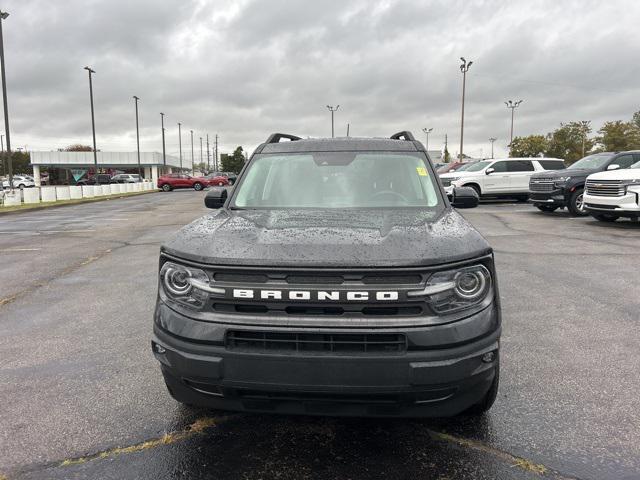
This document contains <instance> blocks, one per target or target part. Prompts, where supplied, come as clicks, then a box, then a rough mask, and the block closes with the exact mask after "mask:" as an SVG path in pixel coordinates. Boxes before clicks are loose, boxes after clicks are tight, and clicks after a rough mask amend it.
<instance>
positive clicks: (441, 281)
mask: <svg viewBox="0 0 640 480" xmlns="http://www.w3.org/2000/svg"><path fill="white" fill-rule="evenodd" d="M490 292H491V273H489V270H487V268H486V267H485V266H484V265H474V266H471V267H464V268H460V269H456V270H447V271H445V272H437V273H434V274H433V275H432V276H431V277H430V278H429V281H428V282H427V286H426V287H425V288H424V289H422V290H413V291H410V292H407V295H408V296H410V297H420V296H424V297H427V302H429V304H430V305H431V308H433V310H434V311H435V312H436V313H453V312H457V311H460V310H464V309H466V308H470V307H473V306H474V305H478V304H479V303H481V302H482V301H483V300H484V299H485V298H486V297H487V295H488V294H489V293H490Z"/></svg>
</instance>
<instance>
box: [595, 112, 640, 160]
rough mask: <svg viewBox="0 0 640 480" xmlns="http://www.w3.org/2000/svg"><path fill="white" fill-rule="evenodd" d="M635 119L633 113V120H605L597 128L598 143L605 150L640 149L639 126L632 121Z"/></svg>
mask: <svg viewBox="0 0 640 480" xmlns="http://www.w3.org/2000/svg"><path fill="white" fill-rule="evenodd" d="M636 113H638V112H636ZM635 119H636V115H635V114H634V121H633V122H623V121H622V120H616V121H613V122H605V124H604V125H603V126H602V128H601V129H600V130H598V133H599V134H600V136H599V137H598V143H600V144H601V145H602V147H603V148H604V150H605V151H607V152H620V151H624V150H636V149H640V127H638V126H637V125H636V124H635V123H634V122H635Z"/></svg>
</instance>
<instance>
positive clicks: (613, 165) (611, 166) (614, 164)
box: [607, 163, 620, 170]
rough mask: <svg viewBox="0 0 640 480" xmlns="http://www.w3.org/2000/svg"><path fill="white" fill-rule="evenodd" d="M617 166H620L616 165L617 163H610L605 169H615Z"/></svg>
mask: <svg viewBox="0 0 640 480" xmlns="http://www.w3.org/2000/svg"><path fill="white" fill-rule="evenodd" d="M619 168H620V165H618V164H617V163H612V164H611V165H609V166H608V167H607V170H617V169H619Z"/></svg>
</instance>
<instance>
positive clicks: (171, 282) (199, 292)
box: [160, 262, 225, 309]
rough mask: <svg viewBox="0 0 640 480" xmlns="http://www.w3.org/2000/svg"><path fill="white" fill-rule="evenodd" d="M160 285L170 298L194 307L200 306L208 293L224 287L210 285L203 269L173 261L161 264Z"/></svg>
mask: <svg viewBox="0 0 640 480" xmlns="http://www.w3.org/2000/svg"><path fill="white" fill-rule="evenodd" d="M160 286H161V288H162V289H163V291H164V293H166V295H167V297H169V298H170V299H171V300H174V301H175V302H177V303H180V304H182V305H184V306H187V307H190V308H196V309H200V308H202V307H203V306H204V304H205V302H206V301H207V299H208V298H209V296H210V295H212V294H213V295H224V292H225V291H224V288H217V287H212V286H211V285H210V284H209V277H208V276H207V274H206V273H205V272H204V271H203V270H201V269H199V268H195V267H191V266H186V265H179V264H177V263H173V262H166V263H165V264H164V265H162V268H161V269H160Z"/></svg>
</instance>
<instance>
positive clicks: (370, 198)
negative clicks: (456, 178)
mask: <svg viewBox="0 0 640 480" xmlns="http://www.w3.org/2000/svg"><path fill="white" fill-rule="evenodd" d="M441 205H442V200H441V198H440V195H439V194H438V190H437V188H436V184H435V183H434V181H433V178H432V176H431V172H430V171H429V170H428V167H427V165H426V157H425V156H424V155H422V154H419V153H416V154H412V153H388V152H376V153H369V152H367V153H358V152H314V153H302V154H299V153H296V154H265V155H257V156H256V157H254V159H253V160H252V162H251V164H250V165H249V167H248V170H247V172H246V174H245V175H244V178H243V179H242V181H241V183H240V185H239V186H238V188H237V190H236V191H235V192H234V202H233V207H235V208H323V209H324V208H385V207H429V208H436V207H438V206H441ZM233 207H232V208H233Z"/></svg>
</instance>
